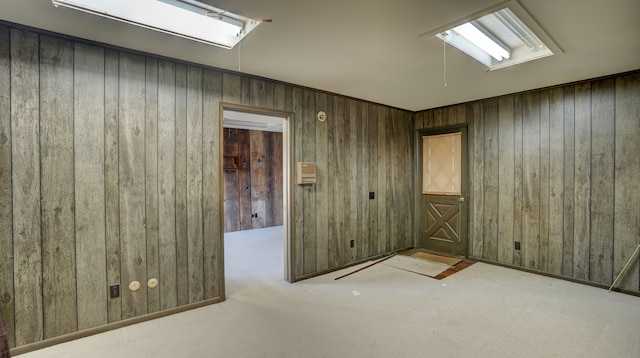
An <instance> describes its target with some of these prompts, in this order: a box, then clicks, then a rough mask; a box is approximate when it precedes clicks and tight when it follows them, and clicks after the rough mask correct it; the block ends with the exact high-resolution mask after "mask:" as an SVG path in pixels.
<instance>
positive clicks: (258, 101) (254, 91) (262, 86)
mask: <svg viewBox="0 0 640 358" xmlns="http://www.w3.org/2000/svg"><path fill="white" fill-rule="evenodd" d="M243 80H244V78H243ZM266 87H267V85H266V83H265V81H264V80H261V79H257V78H251V79H249V98H250V101H249V103H250V104H251V105H252V106H258V107H266V104H267V96H266V91H267V89H266Z"/></svg>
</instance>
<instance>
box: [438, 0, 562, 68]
mask: <svg viewBox="0 0 640 358" xmlns="http://www.w3.org/2000/svg"><path fill="white" fill-rule="evenodd" d="M503 6H504V5H503ZM516 12H517V13H518V15H516ZM521 17H524V18H525V19H526V20H527V23H526V24H525V22H524V21H523V19H522V18H521ZM531 27H534V28H535V32H534V30H532V29H531ZM536 33H538V34H539V35H540V36H538V35H537V34H536ZM435 36H437V37H438V38H440V39H442V40H444V41H446V42H447V43H448V44H450V45H452V46H454V47H456V48H457V49H459V50H460V51H462V52H464V53H466V54H467V55H469V56H471V57H473V58H474V59H476V60H477V61H479V62H480V63H482V64H484V65H485V66H487V67H489V70H496V69H499V68H504V67H508V66H512V65H516V64H520V63H523V62H527V61H532V60H535V59H539V58H543V57H547V56H551V55H553V54H554V51H555V53H559V52H561V50H560V49H559V48H558V47H557V45H555V44H554V43H553V41H551V39H550V38H549V36H548V35H547V34H545V33H544V31H542V29H541V28H540V27H539V26H538V25H537V23H535V21H534V20H533V18H531V16H530V15H528V13H527V12H526V11H525V10H524V9H523V8H522V7H521V6H520V5H519V4H518V3H517V2H515V1H514V2H510V3H509V4H508V5H507V6H506V7H502V8H499V9H497V10H496V11H493V12H489V13H484V15H480V16H477V17H476V18H472V19H470V20H469V19H467V20H464V22H462V23H460V22H459V23H457V24H454V25H451V27H449V28H446V29H444V30H439V31H438V32H437V33H436V34H435ZM541 37H542V38H544V39H545V41H543V40H541ZM551 48H553V49H554V50H552V49H551Z"/></svg>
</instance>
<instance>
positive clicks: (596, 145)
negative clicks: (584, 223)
mask: <svg viewBox="0 0 640 358" xmlns="http://www.w3.org/2000/svg"><path fill="white" fill-rule="evenodd" d="M591 91H592V92H591V98H592V100H591V126H592V133H593V135H592V136H591V203H590V204H591V207H590V212H591V225H590V228H591V231H590V236H591V239H590V241H589V249H590V252H589V280H590V281H594V282H598V283H602V284H605V285H608V284H611V282H612V281H613V243H614V241H615V240H614V235H613V213H614V197H615V193H614V183H615V178H614V175H613V174H614V163H615V152H614V150H613V149H614V148H615V92H614V80H613V79H610V80H602V81H597V82H594V83H593V86H592V87H591Z"/></svg>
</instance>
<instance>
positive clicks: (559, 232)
mask: <svg viewBox="0 0 640 358" xmlns="http://www.w3.org/2000/svg"><path fill="white" fill-rule="evenodd" d="M563 114H564V101H563V91H562V88H555V89H552V90H551V91H550V95H549V265H548V272H551V273H554V274H556V275H561V274H562V242H563V220H564V210H563V209H564V207H563V206H564V121H563V119H564V118H563Z"/></svg>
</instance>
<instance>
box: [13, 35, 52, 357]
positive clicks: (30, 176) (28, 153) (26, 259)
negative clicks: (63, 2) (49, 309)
mask: <svg viewBox="0 0 640 358" xmlns="http://www.w3.org/2000/svg"><path fill="white" fill-rule="evenodd" d="M39 95H40V93H39V76H38V35H37V34H35V33H32V32H28V31H25V30H15V29H12V30H11V136H12V139H13V140H12V143H11V144H12V148H11V149H12V150H11V151H12V156H11V162H12V175H13V176H12V181H13V184H14V187H13V250H14V269H13V270H14V271H13V272H14V289H15V291H14V302H15V316H14V317H15V322H16V329H15V343H16V346H21V345H24V344H28V343H32V342H36V341H39V340H42V339H43V336H44V334H43V322H42V318H41V317H42V314H43V308H42V297H41V295H40V294H41V292H42V246H41V244H40V233H41V220H40V152H39V140H40V127H39V123H38V121H39V118H38V114H39V109H40V107H39ZM34 293H35V294H34ZM34 318H35V319H34Z"/></svg>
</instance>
